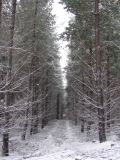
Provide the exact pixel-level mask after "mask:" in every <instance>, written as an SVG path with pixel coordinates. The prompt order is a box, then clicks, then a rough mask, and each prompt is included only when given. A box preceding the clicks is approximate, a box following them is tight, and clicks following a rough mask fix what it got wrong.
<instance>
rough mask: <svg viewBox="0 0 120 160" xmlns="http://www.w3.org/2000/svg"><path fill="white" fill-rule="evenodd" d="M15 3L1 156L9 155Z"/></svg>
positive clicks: (14, 6)
mask: <svg viewBox="0 0 120 160" xmlns="http://www.w3.org/2000/svg"><path fill="white" fill-rule="evenodd" d="M16 1H17V0H12V15H11V26H10V41H9V47H10V49H9V54H8V70H7V78H6V93H5V103H6V111H5V132H4V133H3V146H2V148H3V156H8V155H9V111H8V109H9V106H10V105H11V93H9V92H8V91H7V90H9V87H10V80H11V78H12V77H11V76H12V73H11V71H12V53H13V49H12V47H13V38H14V28H15V15H16Z"/></svg>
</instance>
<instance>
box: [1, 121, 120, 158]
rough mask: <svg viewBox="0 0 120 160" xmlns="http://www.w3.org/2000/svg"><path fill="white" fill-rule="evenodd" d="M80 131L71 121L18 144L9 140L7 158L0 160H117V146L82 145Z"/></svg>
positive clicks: (51, 125) (119, 146)
mask: <svg viewBox="0 0 120 160" xmlns="http://www.w3.org/2000/svg"><path fill="white" fill-rule="evenodd" d="M85 139H86V138H85V135H84V136H83V135H81V133H80V128H79V127H77V126H74V124H73V123H72V122H71V121H68V120H61V121H53V122H50V123H49V125H48V126H47V127H46V128H44V129H43V130H41V131H40V133H39V134H37V135H34V136H31V137H28V138H27V140H26V141H21V140H20V138H19V137H16V138H14V139H13V138H12V137H11V140H10V148H11V151H10V153H12V154H11V155H10V157H7V158H5V157H4V158H3V157H1V158H0V160H11V159H12V160H23V159H26V160H75V159H76V157H79V159H80V160H120V151H119V149H120V144H119V143H118V142H113V141H109V142H106V143H102V144H99V143H98V142H85Z"/></svg>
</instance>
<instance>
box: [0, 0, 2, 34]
mask: <svg viewBox="0 0 120 160" xmlns="http://www.w3.org/2000/svg"><path fill="white" fill-rule="evenodd" d="M1 23H2V0H0V32H1Z"/></svg>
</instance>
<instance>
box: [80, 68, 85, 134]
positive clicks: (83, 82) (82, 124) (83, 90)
mask: <svg viewBox="0 0 120 160" xmlns="http://www.w3.org/2000/svg"><path fill="white" fill-rule="evenodd" d="M82 92H83V100H82V115H83V117H82V119H81V132H82V133H84V131H85V118H84V111H85V109H84V107H85V105H84V94H85V78H84V69H83V73H82Z"/></svg>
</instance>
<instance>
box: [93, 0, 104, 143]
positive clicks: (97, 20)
mask: <svg viewBox="0 0 120 160" xmlns="http://www.w3.org/2000/svg"><path fill="white" fill-rule="evenodd" d="M99 3H100V0H95V49H96V57H97V58H96V62H97V64H96V74H97V75H96V76H97V77H96V82H97V101H98V126H99V127H98V129H99V141H100V143H102V142H104V141H106V133H105V114H104V108H103V88H102V64H101V62H102V53H101V43H100V13H99Z"/></svg>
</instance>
